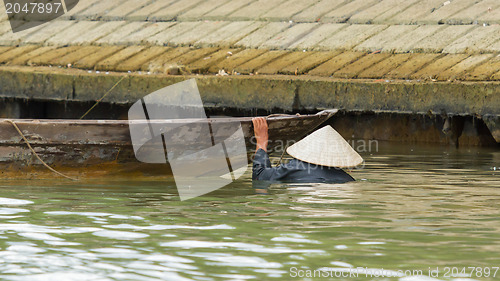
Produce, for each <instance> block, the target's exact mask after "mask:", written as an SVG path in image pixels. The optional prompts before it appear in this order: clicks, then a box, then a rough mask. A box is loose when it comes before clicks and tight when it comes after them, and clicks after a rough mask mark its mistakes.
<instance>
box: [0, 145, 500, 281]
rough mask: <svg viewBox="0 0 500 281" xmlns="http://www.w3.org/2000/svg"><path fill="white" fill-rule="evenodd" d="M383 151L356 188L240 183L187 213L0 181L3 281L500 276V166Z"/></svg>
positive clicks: (158, 188) (98, 188)
mask: <svg viewBox="0 0 500 281" xmlns="http://www.w3.org/2000/svg"><path fill="white" fill-rule="evenodd" d="M380 148H381V151H380V152H379V153H376V154H374V155H363V157H364V158H365V159H366V160H367V165H366V167H365V169H363V170H354V171H352V174H353V176H354V177H355V178H356V179H358V181H357V182H353V183H348V184H342V185H338V184H272V185H267V186H266V187H265V188H261V189H258V188H257V190H256V189H254V188H255V186H252V184H251V182H250V180H249V179H250V178H249V177H250V175H245V177H244V179H242V180H240V181H238V182H236V183H234V184H231V185H230V186H228V187H226V188H224V189H222V190H219V191H217V192H214V193H211V194H209V195H207V196H204V197H200V198H196V199H194V200H191V201H187V202H180V201H179V200H178V197H177V195H176V194H175V193H174V190H175V189H174V188H173V182H171V181H164V182H161V181H151V182H133V181H127V182H122V181H117V180H114V181H106V182H103V181H100V182H97V181H89V182H79V183H77V184H76V185H74V184H73V183H67V182H64V181H40V182H34V181H10V182H1V183H0V185H1V186H2V189H1V191H0V192H1V193H0V196H1V197H0V261H1V262H0V272H1V273H0V279H2V280H49V279H50V280H251V279H254V280H272V279H275V280H290V279H292V277H291V275H290V274H291V273H290V269H291V268H292V267H295V268H297V269H301V270H315V269H318V268H322V269H324V270H330V271H332V272H345V271H346V270H347V269H348V268H356V267H364V268H368V269H372V270H379V269H385V270H388V272H399V270H422V271H424V272H426V271H428V269H429V267H437V266H438V267H444V266H449V267H450V266H455V267H464V266H465V267H467V266H476V267H494V266H498V264H500V257H499V256H498V252H500V240H499V235H498V233H500V221H499V219H498V218H499V215H500V210H499V208H498V203H497V201H498V198H499V197H500V189H498V188H497V187H500V179H499V175H500V174H499V173H500V171H499V170H495V169H493V168H494V167H498V166H500V165H499V162H498V160H499V159H500V158H499V153H497V152H496V151H491V150H481V149H465V150H456V151H455V150H448V149H443V148H436V147H408V146H402V147H394V146H389V147H388V146H381V147H380ZM412 149H413V150H412ZM256 191H257V192H256ZM441 273H442V272H441ZM498 276H500V273H499V274H498V275H497V276H496V277H492V276H490V277H482V278H476V277H475V276H472V277H471V276H468V278H469V279H472V280H495V279H498ZM455 277H457V276H455ZM461 277H462V278H463V277H464V276H461ZM457 278H458V277H457ZM344 279H348V280H367V279H366V278H358V279H356V278H344ZM377 279H380V280H382V279H383V280H398V279H399V280H450V279H453V278H451V277H450V278H444V276H442V275H441V276H439V278H431V277H429V276H428V275H427V276H424V277H422V276H420V277H415V276H399V275H398V276H397V277H391V278H389V279H388V278H375V277H373V278H369V280H377Z"/></svg>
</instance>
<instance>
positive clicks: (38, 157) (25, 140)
mask: <svg viewBox="0 0 500 281" xmlns="http://www.w3.org/2000/svg"><path fill="white" fill-rule="evenodd" d="M4 121H5V122H7V123H10V124H12V126H14V128H15V129H16V131H17V132H18V133H19V135H20V136H21V137H22V138H23V140H24V142H25V143H26V144H27V145H28V147H29V149H30V150H31V153H33V155H35V157H36V158H37V159H38V160H39V161H40V162H42V164H43V165H44V166H45V167H46V168H47V169H49V170H50V171H52V172H53V173H55V174H57V175H59V176H61V177H64V178H67V179H69V180H72V181H78V179H76V178H72V177H69V176H66V175H65V174H63V173H60V172H58V171H56V170H55V169H53V168H52V167H50V166H49V165H47V163H45V161H43V160H42V158H40V156H38V153H36V151H35V150H34V149H33V147H31V144H30V142H29V141H28V139H27V138H26V137H25V136H24V134H23V132H21V129H19V127H18V126H17V124H16V123H15V122H14V121H12V120H9V119H7V120H4Z"/></svg>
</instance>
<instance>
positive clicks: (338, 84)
mask: <svg viewBox="0 0 500 281" xmlns="http://www.w3.org/2000/svg"><path fill="white" fill-rule="evenodd" d="M124 76H125V78H124V79H123V80H122V81H121V82H120V83H119V84H118V85H117V86H116V87H115V88H114V89H113V90H112V91H111V92H110V93H109V94H108V95H107V96H106V97H105V99H104V100H103V102H109V103H118V104H128V103H134V102H135V101H137V100H138V99H140V98H141V97H144V96H145V95H147V94H149V93H152V92H154V91H156V90H158V89H161V88H163V87H166V86H169V85H171V84H174V83H177V82H180V81H183V80H186V79H190V78H196V79H197V82H198V87H199V89H200V92H201V94H202V98H203V101H204V103H205V105H206V106H216V107H221V108H224V107H225V108H240V109H246V110H248V109H263V110H268V111H275V110H280V111H287V112H291V111H297V110H319V109H324V108H339V109H345V110H347V111H359V110H361V111H363V110H368V111H390V112H401V113H429V112H430V113H433V114H450V115H478V116H482V115H500V98H499V94H498V89H499V85H500V83H499V82H474V83H469V82H427V83H422V82H420V83H414V82H385V81H373V80H360V79H357V80H352V81H350V80H345V79H343V80H338V79H333V78H321V77H312V76H308V77H301V76H284V75H280V76H225V77H220V76H202V75H189V76H173V75H147V74H137V73H134V74H128V75H127V74H122V73H108V74H103V73H99V74H96V73H95V72H91V73H89V72H87V71H81V70H74V69H62V68H49V67H38V68H33V67H7V66H4V67H1V68H0V97H10V98H20V99H35V100H59V101H96V100H98V99H100V98H102V97H103V95H104V94H106V92H107V91H108V90H109V89H111V88H112V87H113V85H115V84H116V83H117V82H118V81H119V80H120V79H122V78H123V77H124Z"/></svg>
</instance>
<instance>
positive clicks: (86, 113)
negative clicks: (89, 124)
mask: <svg viewBox="0 0 500 281" xmlns="http://www.w3.org/2000/svg"><path fill="white" fill-rule="evenodd" d="M127 77H128V75H125V76H123V77H122V79H120V80H119V81H118V82H116V84H115V85H114V86H113V87H111V89H109V91H107V92H106V93H105V94H104V96H102V98H100V99H98V100H97V101H96V103H95V104H94V106H92V107H91V108H90V109H89V110H88V111H87V112H85V114H83V115H82V117H80V120H82V119H83V118H85V116H87V115H88V114H89V113H90V112H91V111H92V110H93V109H94V108H95V107H96V106H97V105H98V104H99V103H101V101H102V100H103V99H104V98H105V97H106V96H107V95H108V94H109V93H111V91H113V89H114V88H116V86H118V84H120V82H122V81H123V79H125V78H127Z"/></svg>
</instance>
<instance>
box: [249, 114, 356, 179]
mask: <svg viewBox="0 0 500 281" xmlns="http://www.w3.org/2000/svg"><path fill="white" fill-rule="evenodd" d="M252 122H253V126H254V133H255V138H256V141H257V149H256V152H255V158H254V160H253V174H252V179H253V180H265V181H283V182H307V183H315V182H329V183H345V182H350V181H354V179H353V178H352V177H351V176H350V175H349V174H347V173H346V172H344V171H343V170H342V169H341V168H348V167H355V166H358V165H359V164H361V163H362V162H363V158H361V156H360V155H359V154H358V153H357V152H356V151H355V150H354V149H353V148H352V147H351V146H350V145H349V144H348V143H347V141H345V140H344V138H342V136H340V134H339V133H337V132H336V131H335V130H334V129H333V128H332V127H331V126H326V127H323V128H321V129H319V130H317V131H316V132H314V133H312V134H310V135H309V136H307V137H305V138H304V139H302V140H301V141H299V142H297V143H296V144H294V145H292V146H290V147H289V148H288V149H287V153H288V154H289V155H290V156H292V157H293V158H295V159H292V160H291V161H290V162H288V163H287V164H282V165H280V166H278V167H272V166H271V162H270V160H269V155H268V154H267V144H268V140H269V135H268V125H267V121H266V119H265V118H263V117H258V118H254V119H252Z"/></svg>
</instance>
